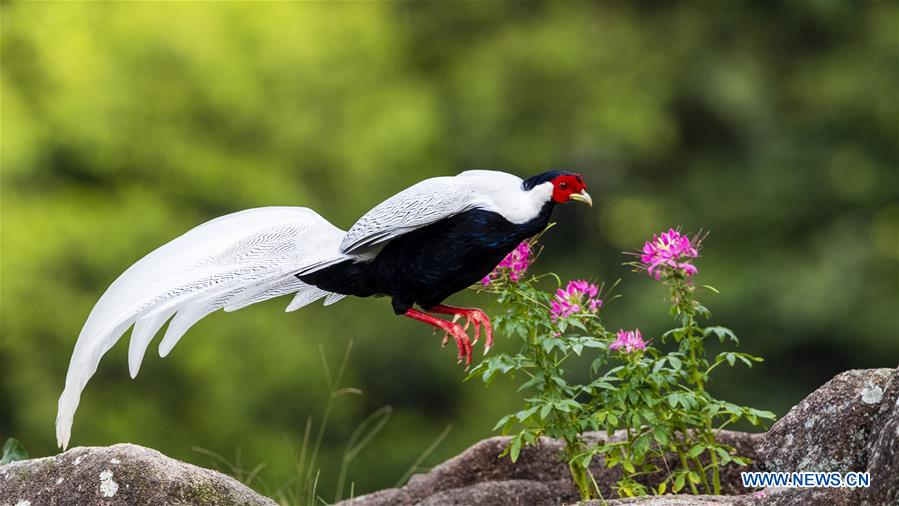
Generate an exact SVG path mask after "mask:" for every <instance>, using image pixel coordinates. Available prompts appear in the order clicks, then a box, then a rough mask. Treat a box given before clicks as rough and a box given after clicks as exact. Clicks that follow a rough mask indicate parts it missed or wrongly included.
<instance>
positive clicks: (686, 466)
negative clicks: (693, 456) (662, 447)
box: [677, 450, 699, 495]
mask: <svg viewBox="0 0 899 506" xmlns="http://www.w3.org/2000/svg"><path fill="white" fill-rule="evenodd" d="M677 456H678V458H679V459H680V465H681V467H682V468H683V469H684V470H685V471H689V470H690V464H688V463H687V454H686V453H684V451H683V450H678V451H677ZM687 483H689V484H690V492H692V493H693V495H699V490H697V489H696V485H695V484H694V483H693V482H692V481H690V479H689V478H687Z"/></svg>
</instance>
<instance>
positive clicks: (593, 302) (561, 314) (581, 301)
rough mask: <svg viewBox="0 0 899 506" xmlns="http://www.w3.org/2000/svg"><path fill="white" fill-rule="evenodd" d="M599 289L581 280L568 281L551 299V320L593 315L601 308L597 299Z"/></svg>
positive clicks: (600, 301)
mask: <svg viewBox="0 0 899 506" xmlns="http://www.w3.org/2000/svg"><path fill="white" fill-rule="evenodd" d="M598 295H599V287H598V286H596V285H594V284H593V283H589V282H587V281H585V280H583V279H579V280H576V281H569V282H568V286H566V287H565V289H564V290H563V289H561V288H560V289H559V290H558V291H557V292H556V297H555V298H554V299H553V302H552V308H551V310H550V312H551V313H552V318H553V320H557V319H559V318H567V317H569V316H571V315H573V314H576V313H595V312H596V311H598V310H599V308H600V306H602V300H601V299H599V298H598Z"/></svg>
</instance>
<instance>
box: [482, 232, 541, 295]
mask: <svg viewBox="0 0 899 506" xmlns="http://www.w3.org/2000/svg"><path fill="white" fill-rule="evenodd" d="M530 260H531V243H529V242H528V241H524V242H522V243H521V244H519V245H518V246H516V247H515V249H513V250H512V252H511V253H509V254H508V255H506V258H503V261H502V262H500V263H499V265H497V266H496V267H495V268H494V269H493V272H491V273H490V274H488V275H486V276H484V279H482V280H481V283H483V284H484V286H487V285H489V284H490V281H492V280H494V279H498V278H500V277H502V275H503V274H508V275H509V279H511V280H512V282H514V283H517V282H518V280H519V279H521V276H522V275H523V274H524V272H525V271H526V270H528V267H529V266H530V265H531V261H530Z"/></svg>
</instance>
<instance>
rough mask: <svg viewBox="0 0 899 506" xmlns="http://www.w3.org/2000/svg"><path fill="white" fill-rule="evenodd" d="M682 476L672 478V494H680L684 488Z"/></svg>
mask: <svg viewBox="0 0 899 506" xmlns="http://www.w3.org/2000/svg"><path fill="white" fill-rule="evenodd" d="M684 479H685V478H684V474H683V473H681V474H678V475H677V477H675V478H674V488H673V489H672V490H673V491H674V493H675V494H676V493H678V492H680V489H682V488H684Z"/></svg>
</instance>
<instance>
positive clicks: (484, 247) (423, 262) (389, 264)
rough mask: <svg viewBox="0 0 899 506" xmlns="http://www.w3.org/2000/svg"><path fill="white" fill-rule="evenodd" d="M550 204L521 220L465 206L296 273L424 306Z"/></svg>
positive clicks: (510, 244) (509, 246)
mask: <svg viewBox="0 0 899 506" xmlns="http://www.w3.org/2000/svg"><path fill="white" fill-rule="evenodd" d="M552 208H553V205H552V204H551V203H549V204H546V205H545V206H544V208H543V209H542V210H541V212H540V214H539V215H538V216H537V217H536V218H534V219H533V220H531V221H529V222H527V223H523V224H515V223H511V222H510V221H508V220H506V219H505V218H503V217H502V216H501V215H499V214H497V213H494V212H491V211H485V210H481V209H474V210H471V211H466V212H464V213H461V214H457V215H455V216H451V217H449V218H446V219H443V220H441V221H438V222H436V223H433V224H431V225H428V226H426V227H423V228H420V229H418V230H414V231H412V232H409V233H407V234H404V235H401V236H399V237H397V238H396V239H393V240H392V241H390V242H389V243H387V245H385V246H384V248H383V249H382V250H381V252H380V253H378V255H377V256H376V257H375V258H374V259H372V260H371V261H368V262H353V261H347V262H343V263H341V264H338V265H334V266H331V267H328V268H326V269H323V270H321V271H318V272H315V273H312V274H308V275H305V276H301V277H300V279H301V280H303V281H304V282H307V283H310V284H313V285H316V286H318V287H319V288H322V289H323V290H328V291H332V292H337V293H342V294H347V295H356V296H359V297H368V296H372V295H389V296H391V297H393V307H394V311H396V312H397V314H402V313H404V312H405V311H406V310H407V309H409V308H410V307H412V305H414V304H418V305H419V306H421V307H423V308H425V309H427V308H430V307H432V306H434V305H437V304H440V303H441V302H442V301H443V300H444V299H446V298H447V297H449V296H450V295H452V294H454V293H456V292H458V291H461V290H463V289H465V288H466V287H468V286H471V285H472V284H474V283H475V282H477V281H478V280H480V279H482V278H483V277H484V276H486V275H487V274H489V273H490V272H491V271H492V270H493V268H494V267H496V265H497V264H498V263H499V262H500V261H501V260H502V259H503V258H504V257H505V256H506V255H507V254H508V253H509V252H510V251H512V250H513V249H514V248H515V247H516V246H517V245H518V244H519V243H520V242H521V241H523V240H524V239H527V238H528V237H532V236H534V235H536V234H537V233H538V232H540V231H541V230H543V229H544V228H545V227H546V225H547V224H548V223H549V216H550V214H551V212H552Z"/></svg>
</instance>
